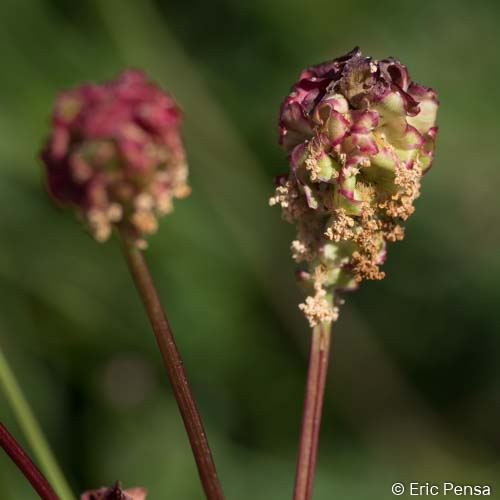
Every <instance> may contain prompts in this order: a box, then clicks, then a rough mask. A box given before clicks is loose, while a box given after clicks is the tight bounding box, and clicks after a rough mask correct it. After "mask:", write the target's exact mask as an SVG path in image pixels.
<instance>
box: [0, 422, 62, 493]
mask: <svg viewBox="0 0 500 500" xmlns="http://www.w3.org/2000/svg"><path fill="white" fill-rule="evenodd" d="M0 446H2V448H3V449H4V450H5V453H7V455H9V457H10V458H11V459H12V461H13V462H14V463H15V464H16V465H17V466H18V468H19V470H20V471H21V472H22V473H23V474H24V476H25V477H26V479H27V480H28V481H29V482H30V483H31V485H32V486H33V489H34V490H35V491H36V492H37V493H38V495H39V496H40V498H42V499H43V500H58V496H57V495H56V494H55V493H54V490H53V489H52V488H51V486H50V484H49V483H48V482H47V480H46V479H45V478H44V477H43V474H42V473H41V472H40V471H39V470H38V469H37V467H36V465H35V464H34V463H33V462H32V461H31V459H30V457H28V455H27V454H26V453H25V452H24V450H23V449H22V448H21V446H19V444H18V443H17V441H16V440H15V439H14V438H13V437H12V436H11V434H10V433H9V431H8V430H7V429H6V428H5V427H4V425H3V424H2V423H1V422H0Z"/></svg>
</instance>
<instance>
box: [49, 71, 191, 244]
mask: <svg viewBox="0 0 500 500" xmlns="http://www.w3.org/2000/svg"><path fill="white" fill-rule="evenodd" d="M180 121H181V112H180V110H179V108H178V107H177V105H176V104H175V102H174V101H173V99H172V98H171V97H170V95H168V94H167V93H166V92H164V91H162V90H161V89H160V88H159V87H158V86H156V85H155V84H153V83H151V82H149V81H148V79H147V77H146V75H145V74H144V73H142V72H141V71H136V70H126V71H124V72H122V73H121V74H120V75H118V77H117V78H116V79H114V80H111V81H109V82H105V83H102V84H94V83H86V84H83V85H80V86H78V87H75V88H73V89H71V90H69V91H66V92H63V93H61V94H60V95H59V96H58V97H57V99H56V101H55V105H54V111H53V115H52V130H51V134H50V136H49V138H48V140H47V142H46V145H45V148H44V149H43V151H42V153H41V158H42V161H43V162H44V164H45V170H46V185H47V189H48V191H49V193H50V195H51V196H52V198H53V200H54V201H55V202H56V203H58V204H60V205H69V206H72V207H74V208H75V210H76V211H77V213H78V214H79V216H81V217H82V218H83V220H84V221H85V222H86V223H87V225H88V227H89V229H90V231H91V233H92V234H93V236H94V237H95V238H96V239H97V240H99V241H104V240H106V239H107V238H108V237H109V235H110V232H111V227H112V224H113V223H118V222H120V223H127V224H130V225H131V226H132V227H133V228H134V230H135V231H136V233H137V235H138V237H142V236H145V235H147V234H150V233H152V232H154V231H155V230H156V228H157V216H159V215H161V214H164V213H168V212H170V211H171V209H172V199H173V198H175V197H184V196H186V195H187V194H188V193H189V187H188V186H187V183H186V181H187V164H186V158H185V153H184V148H183V144H182V140H181V137H180V133H179V125H180Z"/></svg>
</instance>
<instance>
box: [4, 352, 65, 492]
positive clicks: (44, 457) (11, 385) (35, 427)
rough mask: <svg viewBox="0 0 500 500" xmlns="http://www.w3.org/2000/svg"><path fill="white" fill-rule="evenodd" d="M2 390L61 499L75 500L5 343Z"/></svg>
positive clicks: (45, 473)
mask: <svg viewBox="0 0 500 500" xmlns="http://www.w3.org/2000/svg"><path fill="white" fill-rule="evenodd" d="M0 387H1V388H2V390H3V392H4V394H5V398H6V399H7V401H8V403H9V405H10V407H11V409H12V411H13V413H14V415H15V417H16V419H17V422H18V424H19V427H20V428H21V430H22V431H23V433H24V435H25V437H26V440H27V442H28V444H29V446H30V448H31V450H32V452H33V455H34V456H35V458H36V460H37V462H38V464H39V465H40V469H41V470H42V472H43V473H44V475H45V476H46V477H47V479H48V481H49V482H50V483H51V484H52V485H53V487H54V489H55V491H56V492H57V494H58V496H59V497H60V498H61V500H75V497H74V495H73V493H72V492H71V489H70V487H69V485H68V482H67V481H66V479H65V477H64V475H63V473H62V471H61V469H60V468H59V466H58V465H57V462H56V459H55V457H54V455H53V453H52V451H51V449H50V447H49V444H48V442H47V440H46V439H45V436H44V435H43V432H42V429H41V428H40V425H39V424H38V422H37V420H36V418H35V415H34V414H33V412H32V411H31V408H30V406H29V404H28V401H27V400H26V398H25V396H24V394H23V392H22V390H21V386H20V385H19V383H18V381H17V379H16V377H15V375H14V372H13V371H12V369H11V368H10V366H9V363H8V361H7V358H6V356H5V354H4V352H3V350H2V346H1V344H0Z"/></svg>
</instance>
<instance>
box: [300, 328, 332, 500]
mask: <svg viewBox="0 0 500 500" xmlns="http://www.w3.org/2000/svg"><path fill="white" fill-rule="evenodd" d="M330 337H331V324H330V323H323V324H321V325H317V326H316V327H314V329H313V332H312V340H311V351H310V355H309V369H308V373H307V382H306V394H305V398H304V412H303V415H302V428H301V431H300V442H299V452H298V457H297V469H296V473H295V488H294V494H293V499H294V500H310V499H311V497H312V489H313V480H314V470H315V468H316V455H317V451H318V439H319V429H320V424H321V412H322V409H323V399H324V394H325V381H326V373H327V370H328V358H329V353H330Z"/></svg>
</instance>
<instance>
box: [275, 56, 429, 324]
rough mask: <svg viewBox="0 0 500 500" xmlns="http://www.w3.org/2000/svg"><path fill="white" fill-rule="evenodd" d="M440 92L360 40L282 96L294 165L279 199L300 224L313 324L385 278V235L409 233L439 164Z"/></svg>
mask: <svg viewBox="0 0 500 500" xmlns="http://www.w3.org/2000/svg"><path fill="white" fill-rule="evenodd" d="M437 108H438V101H437V96H436V93H435V92H434V91H433V90H432V89H430V88H427V87H424V86H422V85H419V84H417V83H415V82H413V81H411V79H410V77H409V74H408V71H407V69H406V67H405V66H403V65H402V64H401V63H400V62H399V61H398V60H397V59H393V58H388V59H383V60H381V61H378V60H375V59H372V58H370V57H364V56H362V54H361V52H360V50H359V49H358V48H355V49H354V50H353V51H351V52H349V53H348V54H346V55H344V56H342V57H339V58H337V59H334V60H333V61H331V62H327V63H324V64H319V65H317V66H311V67H310V68H307V69H306V70H304V71H303V72H302V73H301V75H300V77H299V81H298V82H297V83H296V84H295V85H294V86H293V87H292V90H291V92H290V94H289V95H288V96H287V97H286V99H285V100H284V102H283V104H282V106H281V112H280V120H279V130H280V144H281V146H282V147H283V148H284V149H285V151H286V152H287V153H288V155H289V164H290V168H289V171H288V172H287V173H286V174H284V175H281V176H278V177H277V187H276V193H275V195H274V196H273V197H272V198H271V200H270V204H271V205H275V204H280V205H281V207H282V210H283V216H284V218H285V219H286V220H288V221H289V222H294V223H296V225H297V239H296V240H295V241H294V242H293V243H292V253H293V257H294V259H295V260H296V261H297V262H307V267H306V268H305V269H304V270H302V271H300V272H299V273H298V276H299V280H300V281H301V282H302V283H303V285H304V287H305V289H306V293H307V298H306V300H305V303H304V304H301V305H300V308H301V309H302V310H303V311H304V313H305V314H306V316H307V318H308V319H309V322H310V323H311V325H312V326H314V325H316V324H318V323H320V322H323V321H332V320H333V321H334V320H335V319H336V318H337V316H338V307H337V305H338V304H339V302H340V298H339V296H338V292H339V291H345V290H352V289H354V288H356V287H357V285H358V283H359V282H360V281H362V280H363V279H382V278H383V277H384V273H383V272H381V271H380V265H381V264H383V262H384V259H385V253H386V242H387V241H396V240H401V239H402V238H403V236H404V231H403V228H402V227H401V225H400V224H401V222H402V221H404V220H406V219H407V218H408V217H409V215H411V213H412V212H413V210H414V207H413V202H414V200H415V199H416V198H417V197H418V196H419V190H420V179H421V177H422V174H423V173H425V172H426V171H427V170H428V169H429V168H430V166H431V163H432V158H433V151H434V142H435V138H436V133H437V127H436V112H437Z"/></svg>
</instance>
